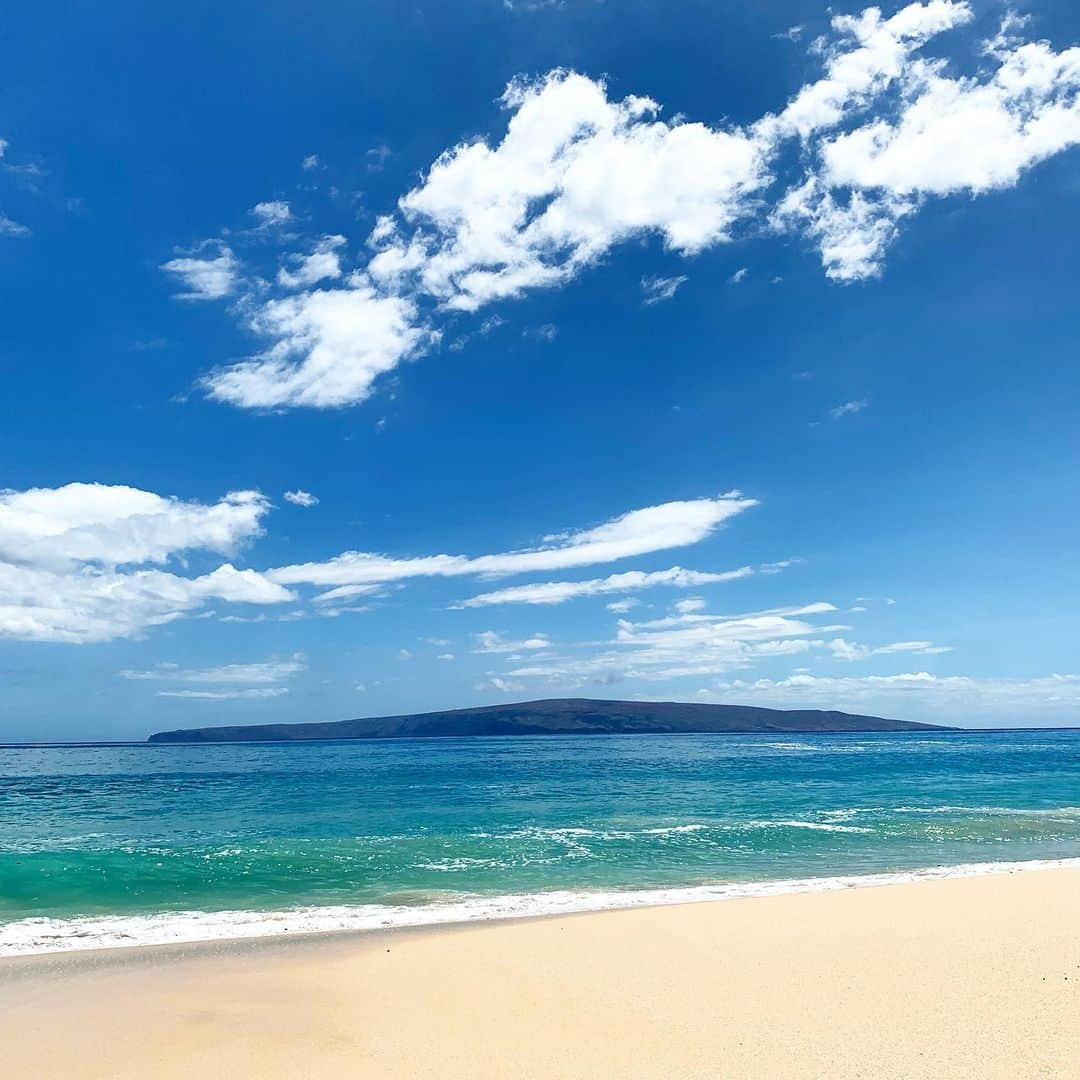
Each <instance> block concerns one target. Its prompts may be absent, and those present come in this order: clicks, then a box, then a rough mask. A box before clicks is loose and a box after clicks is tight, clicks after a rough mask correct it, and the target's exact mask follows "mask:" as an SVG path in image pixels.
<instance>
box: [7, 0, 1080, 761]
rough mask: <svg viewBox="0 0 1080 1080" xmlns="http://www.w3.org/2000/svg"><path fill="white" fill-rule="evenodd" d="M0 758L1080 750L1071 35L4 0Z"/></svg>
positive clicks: (659, 9) (518, 0) (1033, 18)
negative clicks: (649, 732) (712, 711)
mask: <svg viewBox="0 0 1080 1080" xmlns="http://www.w3.org/2000/svg"><path fill="white" fill-rule="evenodd" d="M5 35H6V39H7V41H6V44H7V47H6V49H5V66H4V72H3V75H2V76H0V150H2V154H0V290H2V293H0V294H2V296H3V298H4V304H3V318H2V319H0V372H2V377H3V388H4V391H3V394H2V397H0V740H8V741H16V740H60V739H141V738H143V737H145V736H146V735H147V734H149V733H150V732H152V731H156V730H162V729H171V728H177V727H191V726H203V725H209V724H245V723H266V722H282V721H308V720H311V721H327V720H338V719H346V718H350V717H356V716H367V715H385V714H395V713H409V712H417V711H423V710H431V709H444V708H453V707H460V706H468V705H478V704H497V703H499V702H509V701H514V700H526V699H536V698H544V697H565V696H575V697H602V698H620V699H640V700H650V699H653V700H683V701H701V702H728V703H741V704H754V705H766V706H775V707H781V708H837V709H843V710H847V711H852V712H862V713H872V714H877V715H885V716H892V717H898V718H901V719H910V720H920V721H931V722H941V723H947V724H959V725H991V726H1013V725H1058V724H1078V723H1080V655H1078V654H1077V642H1078V641H1080V616H1078V614H1077V600H1078V594H1080V589H1078V587H1080V561H1078V558H1077V545H1076V537H1077V535H1080V504H1078V497H1077V492H1078V484H1077V471H1078V468H1077V466H1078V461H1080V456H1078V455H1080V404H1078V403H1080V393H1078V391H1080V369H1078V367H1077V345H1076V342H1077V340H1078V339H1080V334H1078V331H1080V305H1078V304H1077V301H1076V290H1077V280H1078V270H1080V245H1078V244H1077V242H1076V237H1077V232H1078V226H1080V199H1078V196H1080V152H1078V144H1080V9H1078V8H1077V6H1076V5H1075V4H1072V3H1069V2H1066V0H1041V2H1032V3H1029V4H1026V5H1022V6H1019V7H1015V8H1009V7H1006V6H1003V5H1001V4H998V3H988V2H977V0H971V2H970V3H967V2H962V0H927V2H925V3H913V4H910V5H907V6H904V5H885V6H883V7H882V8H880V9H879V8H874V7H861V6H859V5H858V3H856V4H853V5H850V6H845V5H838V6H834V7H832V8H829V7H826V6H825V5H820V6H816V5H813V4H810V3H807V2H805V0H801V2H799V3H794V2H784V0H774V2H770V3H768V4H756V3H732V2H715V0H709V2H707V3H706V2H694V0H690V2H687V3H684V4H680V5H671V4H661V3H659V2H655V0H638V2H631V3H615V2H614V0H562V2H541V0H533V2H527V0H513V2H510V0H506V2H503V0H465V2H463V3H457V4H446V3H436V2H433V0H418V2H414V3H406V4H382V5H357V4H350V3H343V2H333V0H312V2H310V3H308V4H305V5H302V6H301V5H296V4H291V3H290V4H286V3H279V2H273V0H271V2H260V3H258V4H254V3H248V2H243V0H238V2H236V3H232V4H228V5H218V4H208V3H198V2H196V3H191V4H185V5H179V6H177V5H153V6H151V7H150V8H147V7H146V5H143V4H137V3H134V2H124V0H118V2H116V3H112V4H109V5H107V6H102V5H82V4H75V3H59V2H49V0H46V2H43V3H40V4H35V5H20V6H19V7H18V8H16V9H13V10H12V11H10V12H8V13H7V15H6V18H5Z"/></svg>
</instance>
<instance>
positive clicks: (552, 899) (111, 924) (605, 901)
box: [0, 858, 1080, 957]
mask: <svg viewBox="0 0 1080 1080" xmlns="http://www.w3.org/2000/svg"><path fill="white" fill-rule="evenodd" d="M1067 867H1073V868H1080V858H1071V859H1033V860H1029V861H1026V862H988V863H968V864H962V865H957V866H939V867H929V868H926V869H920V870H904V871H896V872H892V873H874V874H848V875H843V876H837V877H819V878H793V879H785V880H778V881H752V882H729V883H718V884H715V885H696V886H689V887H681V888H664V889H627V890H605V891H600V890H597V891H569V890H566V891H558V892H542V893H518V894H509V895H502V896H476V895H473V896H462V897H460V898H457V899H455V900H444V901H438V902H435V903H431V904H425V905H405V904H401V905H390V904H357V905H338V906H325V907H324V906H318V907H294V908H288V909H285V910H280V911H249V910H238V911H174V912H159V913H156V914H152V915H105V916H86V917H81V918H72V919H53V918H30V919H20V920H17V921H14V922H10V923H6V924H0V957H13V956H28V955H32V954H35V953H58V952H76V951H83V950H91V949H115V948H131V947H137V946H149V945H176V944H187V943H194V942H208V941H229V940H233V941H235V940H243V939H250V938H266V937H281V936H285V935H303V934H317V933H328V932H342V931H354V932H362V931H372V930H388V929H395V928H398V927H416V926H434V925H439V924H448V923H466V922H481V921H486V920H492V919H519V918H529V917H536V916H542V915H570V914H578V913H582V912H589V911H613V910H619V909H625V908H635V907H659V906H666V905H671V904H691V903H704V902H708V901H717V900H736V899H742V898H747V897H755V896H775V895H778V894H781V893H809V892H831V891H836V890H840V889H854V888H871V887H875V886H883V885H896V884H902V883H905V882H917V881H935V880H942V879H945V878H958V877H979V876H984V875H988V874H1011V873H1018V872H1025V871H1033V870H1053V869H1063V868H1067Z"/></svg>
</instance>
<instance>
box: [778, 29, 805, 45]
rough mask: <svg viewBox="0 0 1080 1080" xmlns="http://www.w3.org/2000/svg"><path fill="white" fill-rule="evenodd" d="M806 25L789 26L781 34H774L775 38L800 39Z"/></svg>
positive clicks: (783, 39)
mask: <svg viewBox="0 0 1080 1080" xmlns="http://www.w3.org/2000/svg"><path fill="white" fill-rule="evenodd" d="M805 29H806V27H804V26H789V27H788V28H787V29H786V30H784V31H783V32H782V33H779V34H773V37H774V38H779V39H780V40H782V41H798V40H799V38H801V37H802V34H803V30H805Z"/></svg>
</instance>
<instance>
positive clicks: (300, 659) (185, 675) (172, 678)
mask: <svg viewBox="0 0 1080 1080" xmlns="http://www.w3.org/2000/svg"><path fill="white" fill-rule="evenodd" d="M304 671H307V661H306V659H305V657H304V654H303V653H296V654H295V655H294V656H291V657H289V658H288V659H286V660H264V661H262V662H259V663H252V664H222V665H220V666H218V667H209V668H184V667H180V666H179V665H178V664H169V663H162V664H158V665H157V666H156V667H153V668H150V669H148V670H146V671H133V670H131V669H125V670H123V671H121V672H120V678H122V679H129V680H134V681H141V682H147V681H150V682H173V683H207V684H210V685H215V684H219V685H228V684H235V683H241V684H243V683H277V682H282V681H285V680H287V679H291V678H293V677H294V676H296V675H299V674H300V673H301V672H304Z"/></svg>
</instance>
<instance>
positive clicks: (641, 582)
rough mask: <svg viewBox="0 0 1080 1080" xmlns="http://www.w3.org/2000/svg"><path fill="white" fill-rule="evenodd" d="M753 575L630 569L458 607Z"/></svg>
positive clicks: (502, 593) (746, 571) (517, 589)
mask: <svg viewBox="0 0 1080 1080" xmlns="http://www.w3.org/2000/svg"><path fill="white" fill-rule="evenodd" d="M753 572H754V570H753V567H750V566H742V567H740V568H739V569H738V570H726V571H724V572H723V573H703V572H699V571H697V570H684V569H683V568H682V567H681V566H673V567H672V568H671V569H670V570H655V571H652V572H651V573H646V572H645V571H642V570H628V571H626V573H622V574H612V575H610V577H606V578H593V579H591V580H589V581H546V582H541V583H537V584H533V585H514V586H511V587H510V588H507V589H498V590H496V591H495V592H488V593H481V594H480V595H479V596H473V597H470V598H469V599H468V600H463V601H462V602H461V603H460V604H458V605H457V606H458V607H462V608H471V607H490V606H491V605H493V604H562V603H565V602H566V601H567V600H573V599H575V598H577V597H581V596H598V595H602V594H604V593H622V592H634V591H637V590H639V589H649V588H652V587H654V586H656V585H669V586H671V587H672V588H676V589H692V588H695V587H697V586H698V585H710V584H713V583H716V582H721V581H735V580H737V579H739V578H744V577H749V576H750V575H751V574H752V573H753Z"/></svg>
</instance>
